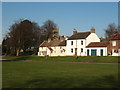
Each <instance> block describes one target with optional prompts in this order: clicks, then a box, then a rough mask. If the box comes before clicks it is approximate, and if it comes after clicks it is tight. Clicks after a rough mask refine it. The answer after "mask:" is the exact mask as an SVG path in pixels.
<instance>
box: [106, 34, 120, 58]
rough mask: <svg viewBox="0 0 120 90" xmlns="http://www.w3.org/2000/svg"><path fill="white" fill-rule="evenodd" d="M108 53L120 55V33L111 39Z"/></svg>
mask: <svg viewBox="0 0 120 90" xmlns="http://www.w3.org/2000/svg"><path fill="white" fill-rule="evenodd" d="M108 53H109V55H111V56H120V34H117V35H116V36H114V37H113V38H111V39H110V41H109V48H108Z"/></svg>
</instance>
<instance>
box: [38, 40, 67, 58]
mask: <svg viewBox="0 0 120 90" xmlns="http://www.w3.org/2000/svg"><path fill="white" fill-rule="evenodd" d="M38 56H66V40H64V41H60V40H53V41H44V42H43V43H42V44H41V45H40V47H39V52H38Z"/></svg>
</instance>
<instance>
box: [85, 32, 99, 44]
mask: <svg viewBox="0 0 120 90" xmlns="http://www.w3.org/2000/svg"><path fill="white" fill-rule="evenodd" d="M91 42H100V39H99V37H98V36H97V35H96V34H95V33H91V34H90V35H89V36H88V37H87V38H86V46H87V45H88V44H89V43H91Z"/></svg>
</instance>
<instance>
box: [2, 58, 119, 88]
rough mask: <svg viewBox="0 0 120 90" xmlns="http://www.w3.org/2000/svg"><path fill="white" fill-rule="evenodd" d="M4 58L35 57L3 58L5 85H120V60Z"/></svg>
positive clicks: (62, 86) (44, 86)
mask: <svg viewBox="0 0 120 90" xmlns="http://www.w3.org/2000/svg"><path fill="white" fill-rule="evenodd" d="M4 58H9V59H10V58H11V59H23V58H24V59H29V60H32V61H12V62H7V61H6V62H2V70H3V71H2V79H3V85H2V86H3V88H118V64H94V63H92V64H90V63H77V62H78V61H82V59H84V60H91V58H103V57H91V58H90V57H82V59H80V57H78V58H76V57H51V58H45V57H37V56H31V57H28V56H26V57H4ZM71 58H72V59H71ZM85 58H86V59H85ZM107 58H109V57H104V58H103V59H105V60H107ZM114 58H116V57H114ZM110 59H111V58H110ZM73 60H74V61H73ZM94 60H95V59H94ZM53 61H54V62H53ZM59 61H60V62H59ZM70 61H71V62H70ZM76 61H77V62H76ZM101 61H102V60H101ZM108 61H110V60H108ZM74 62H75V63H74ZM111 62H113V61H112V59H111Z"/></svg>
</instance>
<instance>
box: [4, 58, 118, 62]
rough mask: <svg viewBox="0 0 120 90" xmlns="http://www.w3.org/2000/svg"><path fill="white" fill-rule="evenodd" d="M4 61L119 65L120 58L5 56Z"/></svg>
mask: <svg viewBox="0 0 120 90" xmlns="http://www.w3.org/2000/svg"><path fill="white" fill-rule="evenodd" d="M3 58H4V59H11V60H33V61H44V62H45V61H55V62H61V61H62V62H91V63H118V62H120V56H119V57H116V56H84V57H75V56H74V57H73V56H71V57H70V56H66V57H65V56H64V57H60V56H58V57H40V56H20V57H16V56H5V57H3Z"/></svg>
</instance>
